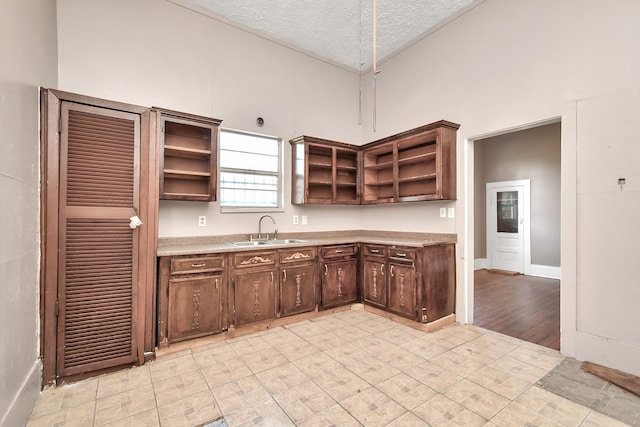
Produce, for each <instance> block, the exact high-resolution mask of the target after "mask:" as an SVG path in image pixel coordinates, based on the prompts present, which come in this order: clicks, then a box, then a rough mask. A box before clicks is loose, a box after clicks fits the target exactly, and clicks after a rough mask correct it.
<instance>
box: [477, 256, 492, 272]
mask: <svg viewBox="0 0 640 427" xmlns="http://www.w3.org/2000/svg"><path fill="white" fill-rule="evenodd" d="M473 269H474V270H485V269H487V270H488V269H489V260H488V259H486V258H476V259H474V260H473Z"/></svg>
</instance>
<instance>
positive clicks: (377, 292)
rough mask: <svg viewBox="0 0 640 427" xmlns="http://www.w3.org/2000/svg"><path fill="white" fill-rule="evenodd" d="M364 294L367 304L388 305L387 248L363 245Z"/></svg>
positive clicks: (384, 306) (379, 306) (383, 306)
mask: <svg viewBox="0 0 640 427" xmlns="http://www.w3.org/2000/svg"><path fill="white" fill-rule="evenodd" d="M362 259H363V260H362V296H363V299H364V302H365V304H371V305H373V306H376V307H378V308H383V309H384V308H386V307H387V276H388V271H387V270H388V268H387V248H386V246H382V245H371V244H363V245H362Z"/></svg>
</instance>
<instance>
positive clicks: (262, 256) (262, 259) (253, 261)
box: [233, 251, 277, 268]
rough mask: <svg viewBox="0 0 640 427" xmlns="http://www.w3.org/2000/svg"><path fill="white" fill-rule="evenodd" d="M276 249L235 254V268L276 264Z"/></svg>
mask: <svg viewBox="0 0 640 427" xmlns="http://www.w3.org/2000/svg"><path fill="white" fill-rule="evenodd" d="M276 256H277V253H276V251H266V252H240V253H236V254H233V266H234V267H235V268H243V267H257V266H261V265H275V263H276Z"/></svg>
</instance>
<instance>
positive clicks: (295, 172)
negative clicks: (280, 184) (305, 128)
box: [290, 136, 360, 205]
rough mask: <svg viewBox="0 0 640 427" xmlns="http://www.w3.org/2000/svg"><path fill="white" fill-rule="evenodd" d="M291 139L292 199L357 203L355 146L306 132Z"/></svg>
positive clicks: (296, 200) (292, 201) (357, 181)
mask: <svg viewBox="0 0 640 427" xmlns="http://www.w3.org/2000/svg"><path fill="white" fill-rule="evenodd" d="M290 143H291V146H292V156H291V157H292V185H291V203H293V204H343V205H348V204H360V184H359V173H358V163H359V162H358V158H359V153H358V150H357V149H356V148H354V147H350V146H349V145H347V144H343V143H340V142H335V141H328V140H323V139H320V138H312V137H309V136H300V137H298V138H295V139H292V140H291V141H290Z"/></svg>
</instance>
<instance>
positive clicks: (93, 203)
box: [57, 102, 144, 377]
mask: <svg viewBox="0 0 640 427" xmlns="http://www.w3.org/2000/svg"><path fill="white" fill-rule="evenodd" d="M60 117H61V122H60V125H61V132H60V188H59V191H60V193H59V224H58V233H59V234H58V236H59V240H58V245H59V258H58V263H59V264H58V309H57V311H58V334H57V335H58V338H57V342H58V351H57V376H58V377H66V376H71V375H77V374H82V373H85V372H89V371H94V370H98V369H103V368H108V367H111V366H118V365H124V364H129V363H133V362H135V361H136V360H137V358H138V354H137V352H138V342H137V334H136V332H135V322H136V318H137V315H138V313H137V312H136V310H137V306H138V301H137V299H138V297H139V296H138V294H137V286H136V284H137V283H138V278H137V274H138V269H137V268H136V266H137V265H138V259H137V258H138V247H137V246H138V233H139V229H131V228H130V226H129V222H130V217H132V216H135V215H138V209H139V202H140V201H139V197H140V187H139V182H140V176H139V175H140V172H139V164H140V115H138V114H132V113H128V112H123V111H115V110H111V109H106V108H99V107H93V106H87V105H82V104H76V103H72V102H62V104H61V109H60ZM142 227H144V225H142ZM140 344H141V343H140Z"/></svg>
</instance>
